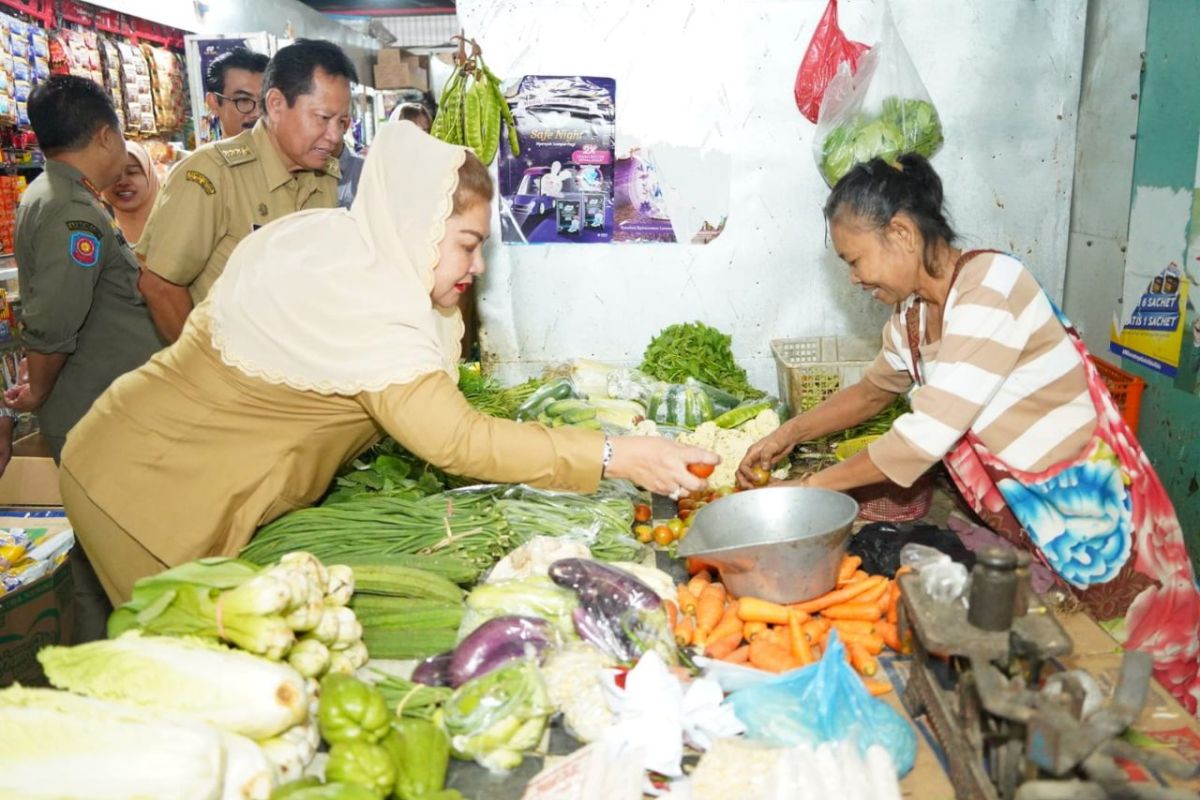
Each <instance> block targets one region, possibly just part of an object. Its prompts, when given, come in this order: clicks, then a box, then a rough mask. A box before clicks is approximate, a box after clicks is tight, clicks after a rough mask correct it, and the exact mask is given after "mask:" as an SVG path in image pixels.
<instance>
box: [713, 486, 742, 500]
mask: <svg viewBox="0 0 1200 800" xmlns="http://www.w3.org/2000/svg"><path fill="white" fill-rule="evenodd" d="M736 491H737V487H736V486H722V487H721V488H720V489H718V490H717V491H716V492H714V493H713V500H720V499H721V498H722V497H728V496H729V495H731V494H733V493H734V492H736Z"/></svg>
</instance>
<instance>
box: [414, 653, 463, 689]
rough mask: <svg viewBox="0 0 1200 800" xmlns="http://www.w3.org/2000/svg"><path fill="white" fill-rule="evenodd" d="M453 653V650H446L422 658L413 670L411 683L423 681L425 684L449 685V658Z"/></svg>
mask: <svg viewBox="0 0 1200 800" xmlns="http://www.w3.org/2000/svg"><path fill="white" fill-rule="evenodd" d="M453 655H454V651H453V650H447V651H446V652H444V653H438V654H437V655H436V656H430V657H429V658H426V659H424V660H422V661H421V663H419V664H417V666H416V668H415V669H414V670H413V674H412V679H413V683H423V684H425V685H426V686H449V685H450V658H451V656H453Z"/></svg>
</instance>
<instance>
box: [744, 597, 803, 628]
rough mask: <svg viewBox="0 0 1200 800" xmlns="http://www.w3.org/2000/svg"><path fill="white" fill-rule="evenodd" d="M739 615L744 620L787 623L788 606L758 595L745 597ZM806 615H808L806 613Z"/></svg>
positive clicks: (777, 623)
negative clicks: (763, 598)
mask: <svg viewBox="0 0 1200 800" xmlns="http://www.w3.org/2000/svg"><path fill="white" fill-rule="evenodd" d="M738 616H739V617H741V618H742V620H743V621H744V622H769V623H771V624H772V625H786V624H787V622H788V607H787V606H782V605H780V604H779V603H772V602H771V601H770V600H762V599H759V598H757V597H743V598H742V602H741V605H740V606H738ZM805 616H806V617H807V616H808V615H807V614H805Z"/></svg>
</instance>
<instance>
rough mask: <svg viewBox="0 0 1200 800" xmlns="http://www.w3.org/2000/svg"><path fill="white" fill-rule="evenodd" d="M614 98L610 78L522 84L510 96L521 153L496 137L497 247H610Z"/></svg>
mask: <svg viewBox="0 0 1200 800" xmlns="http://www.w3.org/2000/svg"><path fill="white" fill-rule="evenodd" d="M616 93H617V86H616V82H615V81H614V80H612V79H611V78H591V77H583V76H544V75H526V76H525V77H524V78H522V79H521V83H520V85H519V86H518V87H517V93H516V96H515V97H512V96H510V97H509V106H510V107H511V109H512V114H513V118H514V120H515V121H516V127H517V137H518V139H519V143H520V146H521V153H520V155H518V156H514V155H513V154H512V151H511V149H510V148H509V145H508V137H507V136H502V137H501V149H500V161H499V166H498V171H499V176H500V228H501V241H503V242H504V243H506V244H595V243H598V242H603V243H607V242H611V241H612V238H613V160H614V159H613V146H614V144H615V140H616Z"/></svg>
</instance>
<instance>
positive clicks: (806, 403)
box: [771, 336, 879, 414]
mask: <svg viewBox="0 0 1200 800" xmlns="http://www.w3.org/2000/svg"><path fill="white" fill-rule="evenodd" d="M878 353H879V342H878V341H877V340H874V341H873V340H867V339H859V338H855V337H852V336H811V337H808V338H801V339H772V340H771V354H772V355H774V356H775V373H776V376H777V378H778V379H779V397H780V398H781V399H783V400H786V401H787V404H788V406H789V407H790V408H791V409H792V413H793V414H799V413H801V412H804V411H808V410H809V409H810V408H812V407H813V406H815V405H817V404H819V403H820V402H821V401H823V400H824V399H825V398H827V397H829V396H830V395H831V394H833V393H835V392H837V391H838V390H840V389H844V388H845V387H847V386H851V385H853V384H855V383H858V381H859V380H860V379H861V378H862V376H863V372H865V371H866V369H867V367H868V366H870V364H871V362H872V361H874V360H875V356H876V355H878Z"/></svg>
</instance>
